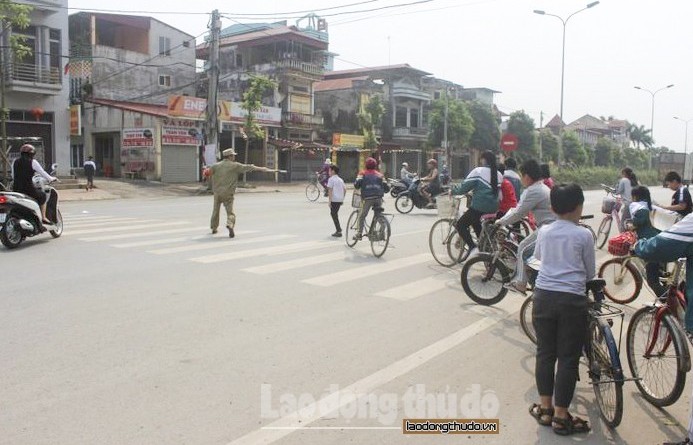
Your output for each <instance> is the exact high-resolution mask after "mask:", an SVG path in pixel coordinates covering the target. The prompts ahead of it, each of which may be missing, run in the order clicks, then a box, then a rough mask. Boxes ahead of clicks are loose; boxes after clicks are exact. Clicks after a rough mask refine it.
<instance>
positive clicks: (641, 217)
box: [628, 201, 660, 239]
mask: <svg viewBox="0 0 693 445" xmlns="http://www.w3.org/2000/svg"><path fill="white" fill-rule="evenodd" d="M628 211H629V212H630V215H631V218H632V222H633V226H634V227H635V233H636V234H637V235H638V239H645V238H652V237H653V236H657V235H659V232H660V231H659V230H657V229H655V228H654V227H653V226H652V222H651V221H650V208H649V207H648V206H647V203H646V202H643V201H639V202H631V203H630V205H629V206H628Z"/></svg>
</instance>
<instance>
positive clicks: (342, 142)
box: [332, 133, 364, 148]
mask: <svg viewBox="0 0 693 445" xmlns="http://www.w3.org/2000/svg"><path fill="white" fill-rule="evenodd" d="M332 145H336V146H338V147H356V148H363V145H364V137H363V135H361V134H344V133H334V134H333V135H332Z"/></svg>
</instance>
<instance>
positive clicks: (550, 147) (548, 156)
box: [539, 129, 558, 163]
mask: <svg viewBox="0 0 693 445" xmlns="http://www.w3.org/2000/svg"><path fill="white" fill-rule="evenodd" d="M539 137H540V138H541V161H543V162H554V163H558V138H557V137H556V135H555V134H553V132H552V131H551V130H548V129H544V130H541V132H540V133H539Z"/></svg>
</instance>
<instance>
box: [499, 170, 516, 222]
mask: <svg viewBox="0 0 693 445" xmlns="http://www.w3.org/2000/svg"><path fill="white" fill-rule="evenodd" d="M501 194H502V196H503V198H502V199H501V202H500V205H499V206H498V211H499V212H501V213H503V214H505V213H506V212H507V211H508V210H510V209H512V208H513V207H517V198H516V197H515V187H513V184H512V182H510V181H508V179H507V178H503V182H501Z"/></svg>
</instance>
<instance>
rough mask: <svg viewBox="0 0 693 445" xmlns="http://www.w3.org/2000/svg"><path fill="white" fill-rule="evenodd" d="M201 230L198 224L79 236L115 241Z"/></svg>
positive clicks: (94, 239) (92, 239)
mask: <svg viewBox="0 0 693 445" xmlns="http://www.w3.org/2000/svg"><path fill="white" fill-rule="evenodd" d="M196 230H199V227H197V226H190V227H184V228H181V229H166V230H156V231H153V232H137V233H120V234H117V235H104V236H93V237H87V238H79V240H80V241H86V242H95V241H113V240H120V239H129V238H142V237H145V236H156V235H171V234H174V233H186V232H193V231H196ZM104 232H109V230H104Z"/></svg>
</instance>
